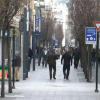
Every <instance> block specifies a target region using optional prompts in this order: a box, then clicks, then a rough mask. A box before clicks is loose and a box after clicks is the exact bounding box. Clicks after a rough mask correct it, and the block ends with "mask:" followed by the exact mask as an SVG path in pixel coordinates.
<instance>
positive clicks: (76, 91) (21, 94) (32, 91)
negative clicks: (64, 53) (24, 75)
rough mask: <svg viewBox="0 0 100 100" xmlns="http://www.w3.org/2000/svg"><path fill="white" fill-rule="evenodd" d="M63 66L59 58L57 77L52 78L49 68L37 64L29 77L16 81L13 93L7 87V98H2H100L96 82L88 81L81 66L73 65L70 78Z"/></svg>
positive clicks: (74, 99) (53, 99)
mask: <svg viewBox="0 0 100 100" xmlns="http://www.w3.org/2000/svg"><path fill="white" fill-rule="evenodd" d="M62 67H63V66H62V65H61V64H60V60H57V73H56V78H57V79H56V80H54V79H52V80H50V79H49V69H48V68H44V67H40V66H36V71H32V70H31V71H30V72H29V78H28V79H26V80H20V82H16V83H15V87H16V89H14V90H13V93H12V94H9V93H7V89H6V98H0V100H100V92H98V93H95V92H94V91H95V83H88V82H86V80H85V79H84V74H83V72H82V69H81V68H78V69H74V67H73V66H71V70H70V76H69V80H64V79H63V73H62ZM6 87H7V86H6ZM99 89H100V86H99Z"/></svg>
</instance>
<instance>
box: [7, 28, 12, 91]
mask: <svg viewBox="0 0 100 100" xmlns="http://www.w3.org/2000/svg"><path fill="white" fill-rule="evenodd" d="M9 31H10V30H9V29H8V37H7V47H8V66H9V68H8V75H9V89H8V92H9V93H12V82H11V52H10V50H11V49H10V47H11V45H10V44H11V43H10V32H9Z"/></svg>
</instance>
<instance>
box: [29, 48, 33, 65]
mask: <svg viewBox="0 0 100 100" xmlns="http://www.w3.org/2000/svg"><path fill="white" fill-rule="evenodd" d="M32 56H33V51H32V49H31V48H30V47H29V51H28V57H30V64H31V59H32Z"/></svg>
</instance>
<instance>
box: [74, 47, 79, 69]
mask: <svg viewBox="0 0 100 100" xmlns="http://www.w3.org/2000/svg"><path fill="white" fill-rule="evenodd" d="M73 57H74V68H76V69H77V67H78V63H79V58H80V52H79V51H78V49H77V47H76V48H75V51H74V53H73Z"/></svg>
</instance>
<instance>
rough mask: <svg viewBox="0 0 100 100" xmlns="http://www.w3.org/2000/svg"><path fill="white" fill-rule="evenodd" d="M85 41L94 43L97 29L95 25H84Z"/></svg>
mask: <svg viewBox="0 0 100 100" xmlns="http://www.w3.org/2000/svg"><path fill="white" fill-rule="evenodd" d="M85 31H86V32H85V42H86V44H96V41H97V30H96V28H95V27H86V30H85Z"/></svg>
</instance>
